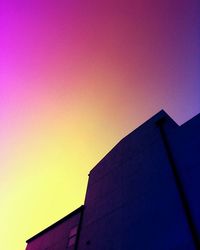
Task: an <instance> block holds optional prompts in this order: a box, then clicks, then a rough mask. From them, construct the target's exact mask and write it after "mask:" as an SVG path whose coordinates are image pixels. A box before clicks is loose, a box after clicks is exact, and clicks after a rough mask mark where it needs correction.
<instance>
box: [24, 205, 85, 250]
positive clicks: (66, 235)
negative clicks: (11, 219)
mask: <svg viewBox="0 0 200 250" xmlns="http://www.w3.org/2000/svg"><path fill="white" fill-rule="evenodd" d="M81 211H82V210H81V209H79V210H78V211H77V212H75V214H72V215H68V216H67V217H66V218H64V219H62V220H61V221H58V222H57V223H55V224H54V225H52V226H50V227H49V228H47V229H45V230H44V231H43V232H41V233H39V234H38V235H36V236H34V237H33V238H31V239H29V240H28V241H27V243H28V244H27V247H26V250H74V249H75V242H74V240H76V235H77V234H76V232H75V230H74V229H75V228H76V227H78V226H79V221H80V216H81Z"/></svg>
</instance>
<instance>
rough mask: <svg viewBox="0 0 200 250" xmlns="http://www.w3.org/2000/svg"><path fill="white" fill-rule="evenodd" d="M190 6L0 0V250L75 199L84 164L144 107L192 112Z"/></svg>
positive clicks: (141, 115)
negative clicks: (0, 201)
mask: <svg viewBox="0 0 200 250" xmlns="http://www.w3.org/2000/svg"><path fill="white" fill-rule="evenodd" d="M199 13H200V2H199V0H167V1H161V0H151V1H150V0H135V1H134V0H101V1H95V0H84V1H80V0H79V1H77V0H73V1H72V0H48V1H47V0H34V1H31V0H30V1H27V0H1V2H0V119H1V125H0V132H1V142H0V147H1V155H0V156H1V159H0V160H1V174H0V192H1V197H2V204H3V205H2V206H1V207H0V219H1V221H3V224H4V228H2V231H1V232H0V233H1V235H3V237H2V240H0V248H1V249H6V250H11V249H12V250H18V249H20V248H21V249H23V247H24V242H25V239H27V238H28V237H30V236H32V235H33V234H34V233H36V232H38V231H39V230H41V229H42V228H44V227H45V226H47V225H49V223H52V222H54V221H55V220H57V219H59V218H60V217H62V216H64V215H65V214H66V213H67V212H70V211H71V210H73V209H75V208H76V207H78V206H79V205H80V204H81V203H83V199H84V193H85V187H86V183H87V173H88V171H89V169H90V168H92V167H93V166H94V165H95V164H96V163H97V162H98V161H99V160H100V159H101V157H103V155H104V154H105V153H106V152H107V151H108V150H110V149H111V148H112V147H113V146H114V144H115V143H117V141H118V140H120V139H121V138H122V137H123V136H125V135H126V134H127V133H128V132H130V131H131V130H133V129H134V128H136V127H137V126H138V125H139V124H141V123H143V122H144V121H145V119H147V118H149V117H150V116H151V115H153V114H154V113H155V112H157V111H159V110H160V109H165V110H166V111H167V112H168V113H169V114H170V115H171V116H172V117H173V118H174V119H175V120H176V121H177V122H178V123H179V124H181V123H183V122H184V121H186V120H187V119H189V118H191V117H192V116H194V115H195V114H197V113H198V112H199V108H200V83H199V80H200V15H199ZM55 186H56V188H55ZM72 190H73V191H72ZM1 217H2V218H1ZM33 218H34V219H33ZM10 238H12V239H10Z"/></svg>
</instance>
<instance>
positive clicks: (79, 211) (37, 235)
mask: <svg viewBox="0 0 200 250" xmlns="http://www.w3.org/2000/svg"><path fill="white" fill-rule="evenodd" d="M83 208H84V205H82V206H80V207H79V208H77V209H76V210H74V211H72V212H71V213H69V214H68V215H66V216H65V217H63V218H62V219H60V220H58V221H56V222H55V223H54V224H52V225H50V226H49V227H47V228H45V229H44V230H42V231H41V232H39V233H37V234H36V235H34V236H32V237H31V238H29V239H28V240H27V241H26V243H30V242H31V241H32V240H34V239H36V238H38V237H40V236H41V235H43V234H44V233H46V232H48V231H49V230H51V229H52V228H54V227H56V226H57V225H59V224H61V223H63V222H64V221H66V220H68V219H70V218H71V217H73V216H74V215H76V214H79V213H81V212H82V211H83Z"/></svg>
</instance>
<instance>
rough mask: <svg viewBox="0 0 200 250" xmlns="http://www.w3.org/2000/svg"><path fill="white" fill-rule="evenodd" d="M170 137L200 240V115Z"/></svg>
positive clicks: (170, 134)
mask: <svg viewBox="0 0 200 250" xmlns="http://www.w3.org/2000/svg"><path fill="white" fill-rule="evenodd" d="M168 137H169V141H170V145H171V147H172V149H173V157H174V159H175V163H176V166H177V168H178V171H179V175H180V178H181V181H182V184H183V188H184V193H185V195H186V198H187V201H188V204H189V208H190V211H191V215H192V220H193V223H194V226H195V229H196V231H197V234H198V238H199V239H200V212H199V211H200V196H199V190H200V181H199V178H200V114H199V115H197V116H195V117H194V118H193V119H191V120H189V121H188V122H186V123H185V124H183V125H182V126H181V127H180V128H179V130H178V131H177V133H169V135H168Z"/></svg>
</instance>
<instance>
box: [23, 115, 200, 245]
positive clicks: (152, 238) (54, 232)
mask: <svg viewBox="0 0 200 250" xmlns="http://www.w3.org/2000/svg"><path fill="white" fill-rule="evenodd" d="M199 192H200V114H198V115H197V116H195V117H194V118H192V119H191V120H189V121H188V122H186V123H184V124H183V125H181V126H178V125H177V124H176V123H175V122H174V121H173V120H172V119H171V118H170V117H169V116H168V115H167V114H166V113H165V112H164V111H160V112H159V113H158V114H156V115H155V116H153V117H152V118H151V119H149V120H148V121H147V122H145V123H144V124H143V125H141V126H140V127H138V128H137V129H136V130H134V131H133V132H132V133H130V134H129V135H128V136H126V137H125V138H123V139H122V140H121V141H120V142H119V143H118V144H117V145H116V146H115V147H114V148H113V149H112V150H111V151H110V152H109V153H108V154H107V155H106V156H105V157H104V158H103V159H102V160H101V161H100V162H99V163H98V164H97V165H96V166H95V167H94V168H93V169H92V170H91V171H90V173H89V182H88V188H87V192H86V198H85V204H84V206H82V207H80V208H79V209H77V210H75V211H74V212H72V213H71V214H69V215H68V216H66V217H65V218H63V219H62V220H61V221H58V222H56V223H55V224H54V225H52V226H50V227H49V228H47V229H45V230H44V231H42V232H40V233H39V234H37V235H35V236H34V237H32V238H31V239H29V240H28V241H27V243H28V244H27V248H26V249H27V250H65V249H70V250H72V249H73V250H143V249H145V250H193V249H200V243H199V242H200V195H199Z"/></svg>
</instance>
